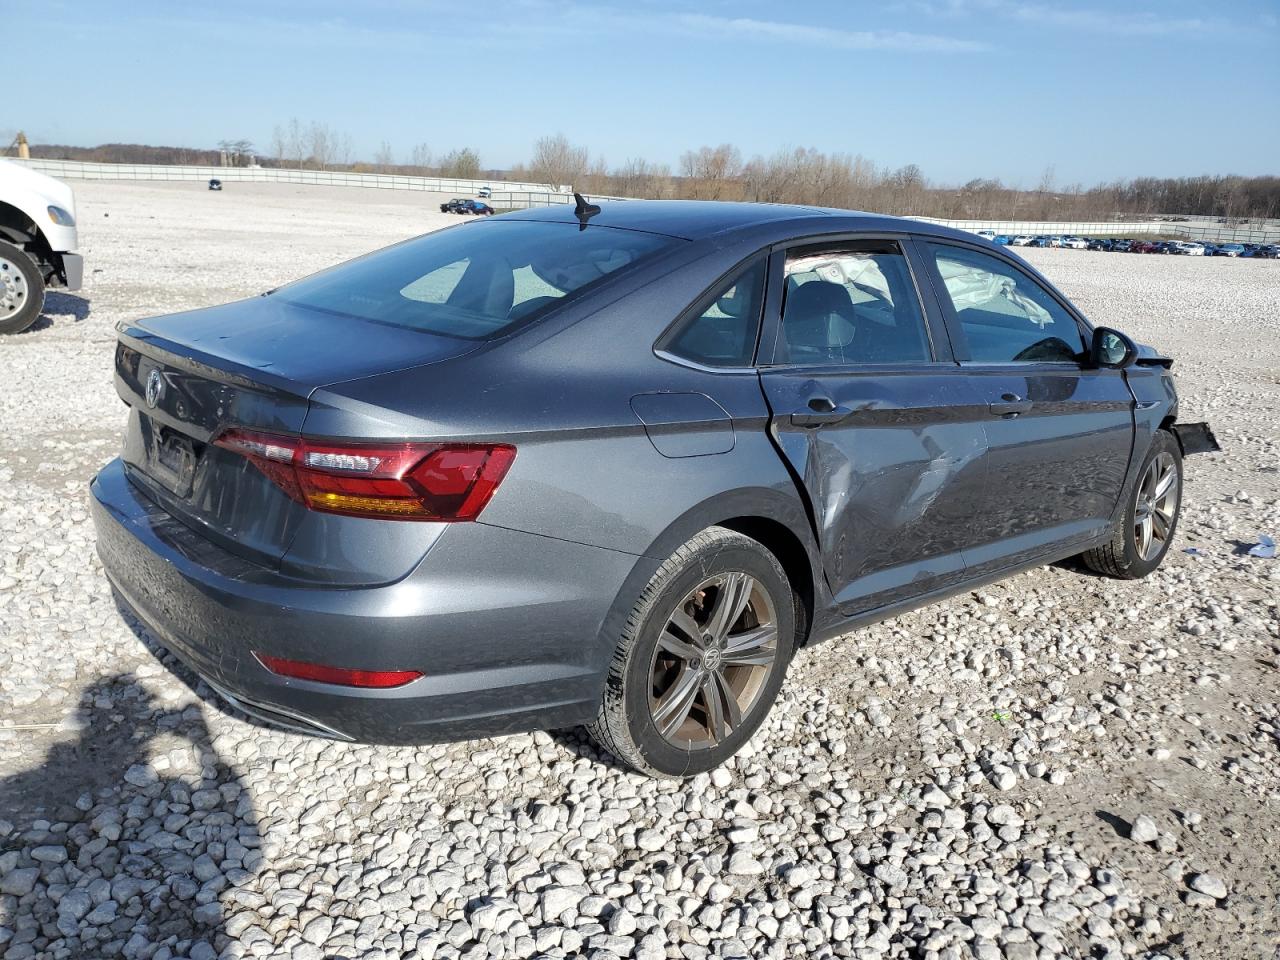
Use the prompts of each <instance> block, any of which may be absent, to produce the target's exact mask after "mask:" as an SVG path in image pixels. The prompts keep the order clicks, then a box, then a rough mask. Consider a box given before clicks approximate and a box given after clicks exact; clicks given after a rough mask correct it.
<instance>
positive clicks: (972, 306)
mask: <svg viewBox="0 0 1280 960" xmlns="http://www.w3.org/2000/svg"><path fill="white" fill-rule="evenodd" d="M928 248H929V250H930V251H931V252H932V254H933V258H934V261H935V262H936V263H937V265H938V273H939V274H941V275H942V283H943V286H944V287H945V288H946V291H947V296H948V297H949V298H950V300H951V305H952V306H953V307H954V308H955V312H956V318H957V319H958V320H959V321H960V329H961V332H962V333H963V334H964V339H965V341H966V343H967V344H968V347H969V359H970V360H974V361H978V362H980V363H1044V362H1066V361H1076V360H1078V359H1079V358H1080V355H1081V354H1082V353H1083V352H1084V339H1083V337H1081V335H1080V328H1079V327H1078V326H1077V325H1076V321H1075V318H1074V317H1072V316H1071V314H1069V313H1068V312H1067V311H1066V310H1065V309H1064V308H1063V307H1062V305H1061V304H1059V303H1058V301H1057V300H1055V299H1054V298H1053V296H1052V295H1051V294H1050V293H1049V291H1047V290H1045V289H1044V287H1042V286H1041V285H1040V284H1038V283H1036V282H1035V281H1034V280H1032V279H1031V277H1030V276H1028V275H1027V274H1025V273H1023V272H1022V271H1021V270H1018V269H1017V268H1015V267H1013V266H1011V265H1010V264H1007V263H1005V262H1004V261H1002V260H1000V259H999V258H997V257H993V256H991V255H989V254H986V253H980V252H979V251H977V250H969V249H968V248H965V247H951V246H947V245H945V244H938V243H930V244H928Z"/></svg>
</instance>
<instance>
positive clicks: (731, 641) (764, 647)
mask: <svg viewBox="0 0 1280 960" xmlns="http://www.w3.org/2000/svg"><path fill="white" fill-rule="evenodd" d="M795 641H796V615H795V603H794V600H793V597H792V592H791V586H790V584H789V582H788V580H787V576H786V573H785V572H784V571H783V569H782V565H781V564H779V563H778V560H777V558H776V557H774V556H773V554H771V553H770V552H769V551H768V550H766V549H765V548H764V547H763V546H761V545H760V544H759V543H757V542H756V541H755V540H752V539H750V538H749V537H745V536H743V535H742V534H739V533H735V532H734V531H732V530H728V529H725V528H724V527H709V528H708V529H706V530H704V531H702V532H701V533H699V534H698V535H697V536H695V537H694V538H693V539H692V540H690V541H689V542H688V543H686V544H685V545H684V546H682V547H681V548H680V549H679V550H677V551H676V552H675V553H674V554H672V555H671V557H670V558H669V559H667V561H666V562H665V563H663V564H662V566H661V567H659V568H658V571H657V572H656V573H655V574H654V575H653V577H652V578H651V579H650V581H649V583H648V585H647V586H646V587H645V589H644V592H643V593H642V594H641V596H640V599H639V601H638V602H637V603H636V605H635V607H634V609H633V610H632V611H631V615H630V617H629V618H628V619H627V623H626V626H625V627H624V629H623V632H622V637H621V639H620V640H619V642H618V648H617V651H616V652H615V653H614V657H613V662H612V664H611V665H610V669H609V676H608V679H607V681H606V684H605V691H604V696H603V697H602V699H601V702H600V707H599V712H598V713H597V715H596V719H595V720H594V721H593V722H592V723H591V724H589V725H588V727H587V731H588V733H590V735H591V737H592V738H593V739H594V740H595V741H596V742H597V743H598V744H600V745H601V746H602V747H604V748H605V749H607V750H608V751H609V752H610V753H612V754H613V755H614V756H616V757H617V758H618V759H619V760H621V761H623V762H624V763H626V764H628V765H629V766H632V767H634V768H635V769H637V770H639V771H641V772H643V773H647V774H650V775H652V776H662V777H689V776H693V775H694V774H697V773H702V772H703V771H706V770H710V769H712V768H713V767H717V766H719V765H720V764H722V763H724V762H725V761H726V760H728V759H729V758H730V757H732V756H733V755H734V754H735V753H737V751H738V750H739V749H740V748H741V747H742V745H743V744H744V743H746V742H747V740H749V739H750V738H751V736H752V735H753V734H754V733H755V732H756V730H757V729H758V728H759V726H760V724H761V723H762V722H763V721H764V718H765V717H766V716H767V715H768V713H769V710H770V708H771V707H772V706H773V702H774V700H776V699H777V696H778V690H779V688H780V687H781V686H782V681H783V678H784V677H785V675H786V670H787V664H788V663H789V662H790V660H791V654H792V652H793V650H794V648H795Z"/></svg>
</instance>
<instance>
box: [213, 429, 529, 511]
mask: <svg viewBox="0 0 1280 960" xmlns="http://www.w3.org/2000/svg"><path fill="white" fill-rule="evenodd" d="M214 444H215V445H216V446H219V447H222V448H223V449H224V450H230V451H233V452H234V453H238V454H240V455H241V456H243V457H245V458H247V459H248V460H249V461H250V462H251V463H252V464H253V465H254V466H256V467H257V468H258V469H259V470H261V471H262V473H263V474H264V475H265V476H266V477H267V478H268V479H269V480H270V481H271V482H272V483H274V484H275V485H276V486H278V487H279V488H280V489H281V490H283V491H284V492H285V493H287V494H288V495H289V496H290V497H292V498H293V499H294V500H297V501H298V502H299V503H301V504H303V505H305V506H307V507H309V508H311V509H312V510H321V511H324V512H326V513H341V514H346V515H347V516H356V517H378V518H381V519H386V520H442V521H458V520H474V519H475V518H476V517H478V516H479V515H480V511H481V510H483V509H484V507H485V504H487V503H488V502H489V498H490V497H492V496H493V492H494V491H495V490H497V489H498V484H499V483H501V482H502V478H503V477H504V476H506V473H507V470H508V468H510V466H511V462H512V461H513V460H515V458H516V449H515V447H511V446H507V445H505V444H480V443H400V444H389V445H388V444H364V443H351V444H341V445H337V444H332V443H321V442H318V441H314V440H307V439H305V438H302V437H285V436H277V435H275V434H267V433H257V432H254V431H250V430H228V431H226V432H225V433H223V434H221V435H219V436H218V438H217V439H216V440H214Z"/></svg>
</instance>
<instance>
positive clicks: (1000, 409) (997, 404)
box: [987, 393, 1034, 418]
mask: <svg viewBox="0 0 1280 960" xmlns="http://www.w3.org/2000/svg"><path fill="white" fill-rule="evenodd" d="M1033 406H1034V404H1033V403H1032V402H1031V401H1030V400H1024V399H1023V398H1022V397H1020V396H1018V395H1017V394H1016V393H1002V394H1001V395H1000V399H999V400H993V401H992V402H991V403H988V404H987V409H988V410H990V411H991V412H992V413H993V414H995V415H996V416H997V417H1006V418H1012V417H1016V416H1017V415H1018V414H1020V413H1026V412H1027V411H1028V410H1030V409H1031V408H1032V407H1033Z"/></svg>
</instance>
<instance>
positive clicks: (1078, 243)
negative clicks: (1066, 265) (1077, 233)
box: [1062, 237, 1089, 250]
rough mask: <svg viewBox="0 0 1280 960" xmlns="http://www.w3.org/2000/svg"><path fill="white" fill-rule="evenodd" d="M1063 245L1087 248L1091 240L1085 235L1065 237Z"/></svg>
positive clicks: (1076, 248) (1074, 248)
mask: <svg viewBox="0 0 1280 960" xmlns="http://www.w3.org/2000/svg"><path fill="white" fill-rule="evenodd" d="M1062 246H1064V247H1069V248H1071V249H1072V250H1087V249H1088V247H1089V241H1088V240H1086V239H1085V238H1084V237H1063V238H1062Z"/></svg>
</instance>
